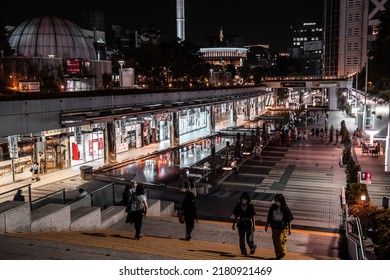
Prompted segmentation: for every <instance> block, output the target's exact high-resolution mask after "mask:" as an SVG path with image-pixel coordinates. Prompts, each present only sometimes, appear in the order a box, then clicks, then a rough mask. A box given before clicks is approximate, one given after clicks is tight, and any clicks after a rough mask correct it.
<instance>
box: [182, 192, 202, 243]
mask: <svg viewBox="0 0 390 280" xmlns="http://www.w3.org/2000/svg"><path fill="white" fill-rule="evenodd" d="M181 211H183V212H184V223H185V226H186V240H187V241H189V240H190V239H191V238H192V237H191V233H192V231H193V229H194V227H195V220H196V222H198V211H197V208H196V202H195V194H194V193H193V192H192V191H190V190H189V191H186V195H185V197H184V200H183V203H182V206H181Z"/></svg>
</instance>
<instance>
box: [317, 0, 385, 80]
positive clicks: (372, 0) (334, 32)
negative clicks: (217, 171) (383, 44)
mask: <svg viewBox="0 0 390 280" xmlns="http://www.w3.org/2000/svg"><path fill="white" fill-rule="evenodd" d="M387 2H388V0H381V1H378V0H324V42H325V45H324V53H323V72H322V74H323V75H324V76H345V75H349V74H352V73H354V72H356V71H361V69H362V68H363V67H364V66H365V64H366V63H367V52H368V51H369V50H370V45H371V42H373V41H374V40H375V38H376V33H377V30H378V29H377V27H378V25H379V23H380V22H379V16H380V14H381V13H382V12H383V11H384V10H385V4H386V3H387Z"/></svg>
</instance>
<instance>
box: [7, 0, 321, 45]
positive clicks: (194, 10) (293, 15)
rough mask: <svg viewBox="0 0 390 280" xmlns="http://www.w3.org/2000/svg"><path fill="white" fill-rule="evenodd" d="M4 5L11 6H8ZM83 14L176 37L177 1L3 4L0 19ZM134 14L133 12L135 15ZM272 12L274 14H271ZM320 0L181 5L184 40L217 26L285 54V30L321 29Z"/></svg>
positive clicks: (12, 21) (13, 21)
mask: <svg viewBox="0 0 390 280" xmlns="http://www.w3.org/2000/svg"><path fill="white" fill-rule="evenodd" d="M7 4H9V5H10V6H9V7H7ZM82 10H96V11H99V12H103V13H104V15H105V24H106V29H107V27H108V26H111V25H113V24H118V25H123V26H126V27H128V28H129V29H130V30H139V29H141V28H143V27H148V26H149V25H150V24H152V23H154V24H156V26H157V27H158V28H159V29H160V31H161V32H162V33H164V34H169V35H170V37H172V38H174V37H175V36H176V1H175V0H170V1H157V2H156V1H151V0H146V1H132V3H131V4H130V9H123V7H109V8H102V7H100V6H99V5H98V4H94V3H92V4H91V5H88V4H85V3H77V4H76V2H75V1H73V0H70V1H67V6H66V7H61V8H57V7H51V6H48V5H47V4H45V3H43V2H40V1H37V2H34V3H32V2H25V3H21V5H18V6H15V5H11V3H9V2H7V3H5V8H3V9H2V12H0V20H1V21H2V22H3V23H4V24H6V25H14V26H17V25H18V24H20V23H22V22H23V21H25V20H27V19H29V18H31V17H36V16H43V15H56V16H61V17H64V18H67V19H69V20H72V21H74V22H75V23H76V24H79V22H80V18H81V11H82ZM134 11H135V12H134ZM272 11H276V12H272ZM322 13H323V3H322V1H310V0H303V1H299V2H295V3H292V2H288V3H282V1H267V2H265V1H264V2H261V3H258V2H256V1H253V0H243V1H240V6H237V5H236V6H234V5H229V4H225V2H223V1H221V0H215V1H205V0H199V1H189V0H187V1H185V34H186V40H188V41H191V42H193V43H195V44H197V45H199V46H201V44H202V42H203V41H204V38H206V37H210V36H218V35H219V31H220V29H221V27H222V29H223V30H224V34H225V35H236V36H238V37H242V38H243V40H244V43H245V44H267V45H270V48H271V49H272V50H275V51H284V50H287V48H289V47H290V46H291V40H292V38H291V36H290V34H291V33H290V28H291V26H297V25H300V24H302V23H303V22H317V23H318V24H319V25H322Z"/></svg>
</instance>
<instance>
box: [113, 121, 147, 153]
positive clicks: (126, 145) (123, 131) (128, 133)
mask: <svg viewBox="0 0 390 280" xmlns="http://www.w3.org/2000/svg"><path fill="white" fill-rule="evenodd" d="M115 134H116V152H117V153H122V152H126V151H128V150H130V149H135V148H139V147H142V125H141V123H138V121H137V119H136V118H131V119H124V120H118V121H116V122H115Z"/></svg>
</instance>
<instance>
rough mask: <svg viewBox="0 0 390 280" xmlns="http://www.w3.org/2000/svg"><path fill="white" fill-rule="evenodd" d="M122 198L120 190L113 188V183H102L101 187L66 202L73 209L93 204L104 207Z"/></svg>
mask: <svg viewBox="0 0 390 280" xmlns="http://www.w3.org/2000/svg"><path fill="white" fill-rule="evenodd" d="M121 200H122V188H121V191H117V190H116V189H115V183H110V184H107V185H104V186H103V187H101V188H99V189H97V190H94V191H92V192H90V193H89V194H88V195H87V196H85V197H83V198H81V199H73V200H71V201H70V202H68V203H67V204H68V205H70V207H71V209H72V210H74V209H76V208H79V207H81V206H95V207H100V208H101V209H106V208H107V207H109V206H113V205H117V204H118V203H119V202H120V201H121Z"/></svg>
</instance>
